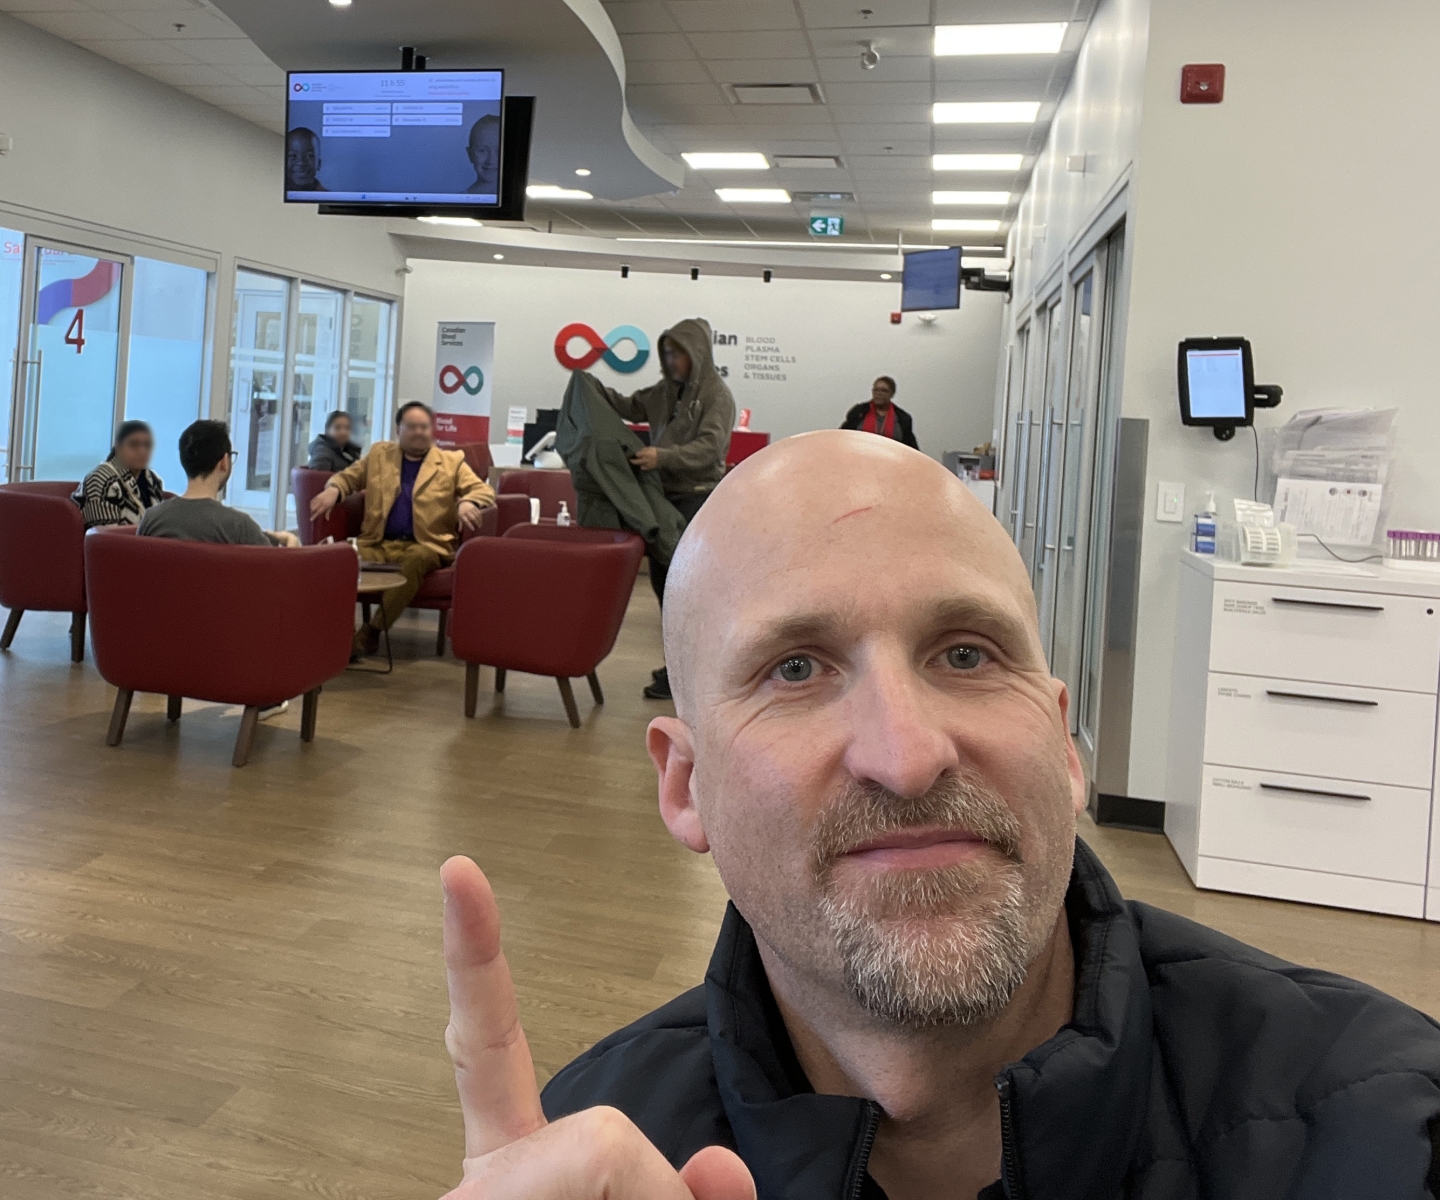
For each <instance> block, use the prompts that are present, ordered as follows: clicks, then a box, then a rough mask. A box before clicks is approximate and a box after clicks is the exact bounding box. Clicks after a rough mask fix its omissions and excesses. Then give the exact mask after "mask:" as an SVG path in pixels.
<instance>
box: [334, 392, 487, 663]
mask: <svg viewBox="0 0 1440 1200" xmlns="http://www.w3.org/2000/svg"><path fill="white" fill-rule="evenodd" d="M361 489H364V492H365V518H364V521H363V522H362V523H361V526H360V538H359V542H360V557H361V558H363V559H365V560H366V561H367V562H381V563H397V564H399V567H400V572H401V574H403V575H404V576H405V584H404V586H403V587H396V588H391V589H390V590H389V591H387V592H386V593H385V594H384V600H383V603H382V605H381V611H380V612H379V613H377V614H376V615H375V616H374V617H372V618H371V619H370V622H369V624H366V625H361V626H360V628H359V629H358V630H356V632H355V650H356V652H357V653H364V654H370V653H373V652H374V650H375V646H376V643H377V641H378V639H379V636H380V630H381V629H382V628H389V627H390V626H391V625H393V624H394V622H395V619H396V618H397V617H399V615H400V614H401V613H402V612H404V611H405V609H406V607H407V606H408V605H409V603H410V601H411V600H413V599H414V598H415V593H416V592H418V591H419V590H420V585H421V584H422V583H424V581H425V576H427V575H428V574H430V572H431V571H436V570H439V569H440V568H441V567H443V566H445V565H446V564H447V563H449V562H450V561H451V560H452V559H453V558H454V557H455V551H456V550H457V549H458V541H459V538H458V530H460V529H466V530H470V531H472V532H473V531H474V530H477V529H479V528H480V520H481V517H480V514H481V512H482V510H484V509H487V508H492V507H493V506H494V504H495V493H494V491H492V490H491V488H490V485H489V484H487V483H486V482H485V481H484V480H482V479H481V478H480V477H479V476H478V475H476V474H475V472H474V471H472V470H471V469H470V467H469V465H468V464H467V463H466V462H465V455H464V454H462V453H461V452H460V451H459V450H441V449H440V448H439V447H438V446H436V445H435V426H434V419H433V414H432V413H431V411H430V408H429V406H428V405H425V404H421V403H420V402H419V401H418V400H412V401H411V402H410V403H409V404H402V405H401V406H400V411H399V412H397V413H396V414H395V441H393V442H376V443H375V444H374V445H373V446H371V447H370V452H369V453H368V454H366V455H365V457H364V458H362V459H361V460H360V461H359V462H357V463H352V464H351V465H350V466H348V467H346V468H345V470H343V471H341V472H339V473H338V474H336V475H332V476H331V477H330V480H329V482H328V483H326V485H325V488H324V490H323V491H321V493H320V494H319V495H318V496H316V497H315V499H314V500H312V501H311V502H310V516H311V517H312V518H315V517H323V516H324V515H325V514H326V513H328V512H329V511H330V510H331V509H333V508H334V507H335V505H336V504H338V503H339V502H340V498H341V497H342V496H348V495H349V494H350V493H351V492H355V491H359V490H361ZM382 622H383V624H382Z"/></svg>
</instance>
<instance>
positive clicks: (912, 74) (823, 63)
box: [818, 44, 932, 83]
mask: <svg viewBox="0 0 1440 1200" xmlns="http://www.w3.org/2000/svg"><path fill="white" fill-rule="evenodd" d="M931 62H932V60H931V59H930V58H929V57H920V56H911V55H905V56H903V57H902V56H899V55H894V54H887V55H882V56H881V59H880V62H879V63H878V64H877V65H876V66H875V67H873V68H871V69H870V70H868V71H867V70H866V69H865V68H864V67H862V66H861V65H860V49H859V46H858V44H857V46H856V49H855V53H854V54H853V55H850V56H848V57H846V58H822V59H820V60H819V63H818V65H819V67H820V79H821V81H822V82H824V83H929V82H930V71H931Z"/></svg>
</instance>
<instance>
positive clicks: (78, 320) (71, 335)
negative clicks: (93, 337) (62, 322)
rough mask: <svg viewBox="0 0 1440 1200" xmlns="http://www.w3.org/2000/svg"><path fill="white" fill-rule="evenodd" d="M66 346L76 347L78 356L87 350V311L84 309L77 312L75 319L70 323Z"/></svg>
mask: <svg viewBox="0 0 1440 1200" xmlns="http://www.w3.org/2000/svg"><path fill="white" fill-rule="evenodd" d="M65 344H66V345H67V346H74V347H75V353H76V354H79V353H80V352H81V351H82V350H84V349H85V310H84V309H83V308H77V309H76V310H75V319H74V320H72V321H71V322H70V328H69V329H67V330H66V331H65Z"/></svg>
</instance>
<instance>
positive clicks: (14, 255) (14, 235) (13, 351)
mask: <svg viewBox="0 0 1440 1200" xmlns="http://www.w3.org/2000/svg"><path fill="white" fill-rule="evenodd" d="M24 275H25V235H24V234H23V233H21V232H20V231H19V230H18V229H4V228H0V481H3V480H7V479H9V478H10V454H9V449H10V421H11V407H10V401H11V399H12V397H13V396H14V394H15V392H14V388H15V376H16V368H18V367H19V365H20V360H21V358H23V357H24V356H23V355H22V354H21V353H20V296H21V294H22V292H21V285H22V284H23V282H24Z"/></svg>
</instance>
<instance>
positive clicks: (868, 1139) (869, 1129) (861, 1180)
mask: <svg viewBox="0 0 1440 1200" xmlns="http://www.w3.org/2000/svg"><path fill="white" fill-rule="evenodd" d="M879 1131H880V1106H879V1105H878V1104H875V1103H874V1102H873V1101H867V1103H866V1113H865V1131H864V1132H863V1133H862V1134H861V1135H860V1156H859V1158H858V1159H857V1160H856V1164H855V1175H854V1178H852V1179H851V1180H850V1195H849V1197H848V1200H860V1193H861V1192H862V1191H863V1190H864V1188H865V1172H866V1170H867V1168H868V1167H869V1165H870V1151H871V1150H873V1149H875V1135H876V1134H877V1133H878V1132H879Z"/></svg>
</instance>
